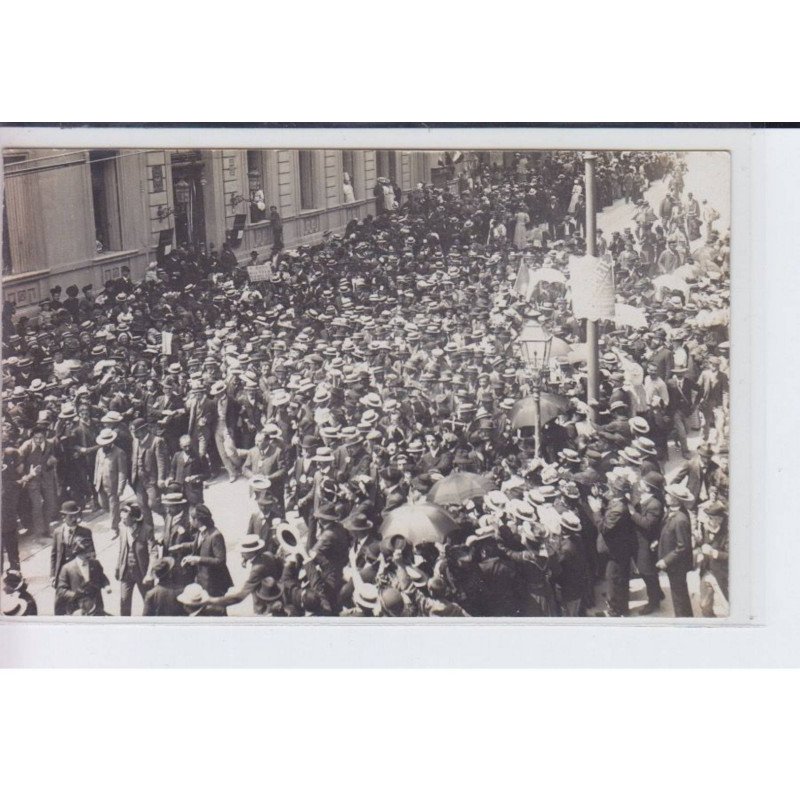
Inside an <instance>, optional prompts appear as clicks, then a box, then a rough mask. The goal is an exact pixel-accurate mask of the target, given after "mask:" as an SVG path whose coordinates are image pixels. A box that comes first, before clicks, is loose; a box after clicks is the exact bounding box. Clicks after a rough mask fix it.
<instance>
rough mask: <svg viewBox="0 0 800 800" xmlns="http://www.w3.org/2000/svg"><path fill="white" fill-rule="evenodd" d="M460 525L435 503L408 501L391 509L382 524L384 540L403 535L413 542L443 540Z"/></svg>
mask: <svg viewBox="0 0 800 800" xmlns="http://www.w3.org/2000/svg"><path fill="white" fill-rule="evenodd" d="M457 527H458V523H457V522H456V521H455V520H454V519H453V518H452V517H451V516H450V515H449V514H448V513H447V512H446V511H445V510H444V509H443V508H442V507H441V506H437V505H435V504H434V503H406V505H404V506H400V507H399V508H396V509H394V511H390V512H389V513H388V514H387V515H386V517H385V519H384V520H383V525H381V538H382V539H383V540H384V541H387V540H389V539H392V538H393V537H394V536H402V537H403V538H404V539H405V540H406V541H408V542H410V543H411V544H415V545H416V544H421V543H422V542H443V541H444V539H445V536H447V534H448V533H451V532H452V531H454V530H455V529H456V528H457Z"/></svg>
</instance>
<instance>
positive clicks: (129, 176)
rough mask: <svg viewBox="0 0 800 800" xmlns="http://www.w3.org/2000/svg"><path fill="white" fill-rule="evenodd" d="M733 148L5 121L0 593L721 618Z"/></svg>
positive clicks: (5, 598) (527, 615) (76, 605)
mask: <svg viewBox="0 0 800 800" xmlns="http://www.w3.org/2000/svg"><path fill="white" fill-rule="evenodd" d="M534 138H535V137H532V139H534ZM192 140H193V141H194V143H195V144H197V142H198V141H200V142H201V143H202V136H200V135H197V134H195V136H194V137H193V139H192ZM731 167H732V163H731V154H730V153H729V152H728V151H726V150H724V149H718V150H710V149H705V150H702V149H698V150H688V149H687V150H670V149H654V148H652V147H649V148H646V147H643V148H642V149H638V150H637V149H620V148H613V147H609V148H608V149H598V148H594V149H591V150H586V149H576V148H574V147H564V148H563V149H559V148H557V147H546V148H545V147H537V146H536V145H535V141H532V144H531V146H530V148H529V149H525V148H519V147H515V148H512V149H507V148H502V147H501V148H499V149H486V148H476V149H471V150H470V149H464V148H463V145H458V144H454V145H453V146H452V147H451V148H450V149H437V150H431V149H426V150H423V149H417V148H409V149H381V148H378V149H355V148H343V147H339V148H338V149H337V148H334V149H323V148H322V147H311V148H309V149H291V148H288V149H281V148H280V147H276V146H274V145H272V144H271V133H270V131H264V132H263V143H262V147H261V148H260V149H245V148H241V147H236V146H234V147H231V148H230V149H228V148H224V147H216V146H213V147H202V146H201V147H199V148H197V149H190V148H186V147H184V148H176V147H172V148H170V147H158V146H148V147H139V148H133V147H131V148H125V147H118V146H114V145H113V144H112V143H111V140H110V139H109V142H108V143H107V144H105V145H98V146H95V147H92V148H78V147H74V148H73V147H62V148H60V149H54V148H44V147H25V146H9V145H8V144H7V146H5V147H4V149H3V220H2V229H3V237H2V242H3V244H2V247H3V249H2V282H3V314H2V439H3V448H4V450H3V468H2V469H3V471H2V594H0V599H2V614H3V615H4V616H6V617H9V618H10V617H23V616H29V617H30V616H33V615H38V616H39V617H43V616H44V617H53V616H55V617H59V618H63V619H67V618H69V619H70V620H72V619H73V618H75V617H87V616H92V617H104V618H106V619H111V618H119V617H134V618H137V617H138V618H154V617H162V618H179V619H184V620H185V619H186V618H190V617H201V618H208V617H213V618H216V619H217V620H218V621H222V620H223V619H224V618H228V619H232V618H236V617H247V618H254V617H266V618H280V617H285V618H306V617H320V618H322V617H328V618H331V617H333V618H356V619H357V618H361V619H363V620H364V623H365V624H367V623H368V621H370V620H375V619H384V620H386V619H389V618H427V617H434V618H447V619H448V620H449V621H451V622H457V621H460V620H463V619H466V618H487V619H488V618H494V619H527V620H534V621H535V620H537V619H544V618H559V619H562V620H566V619H567V618H583V619H584V620H585V622H586V623H587V624H591V623H592V622H593V621H596V620H598V619H600V618H609V617H612V618H625V617H627V618H638V619H640V621H643V622H644V621H648V622H649V621H650V620H655V619H658V618H664V619H671V620H675V621H680V622H682V621H685V620H686V619H688V618H690V617H697V618H706V619H711V618H719V619H725V618H728V616H729V613H730V612H729V603H730V602H731V601H732V597H733V596H735V595H736V592H737V586H736V585H735V584H734V585H729V570H728V566H729V553H730V549H731V546H732V542H730V541H729V524H728V523H729V446H730V444H729V436H730V408H731V403H730V380H731V374H730V372H731V371H730V362H731V351H730V334H729V324H730V297H731V291H730V275H731V269H732V266H733V265H732V264H731V249H730V242H731ZM734 235H735V234H734ZM15 624H19V623H15Z"/></svg>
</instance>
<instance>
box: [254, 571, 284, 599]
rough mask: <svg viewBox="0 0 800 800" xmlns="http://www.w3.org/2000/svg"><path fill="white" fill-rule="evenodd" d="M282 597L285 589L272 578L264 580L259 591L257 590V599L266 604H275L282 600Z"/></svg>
mask: <svg viewBox="0 0 800 800" xmlns="http://www.w3.org/2000/svg"><path fill="white" fill-rule="evenodd" d="M282 596H283V589H282V588H281V586H280V584H279V583H278V582H277V581H276V580H275V578H272V577H269V578H264V580H263V581H261V584H260V585H259V587H258V589H256V597H257V598H258V599H259V600H262V601H263V602H265V603H274V602H275V601H276V600H280V599H281V597H282Z"/></svg>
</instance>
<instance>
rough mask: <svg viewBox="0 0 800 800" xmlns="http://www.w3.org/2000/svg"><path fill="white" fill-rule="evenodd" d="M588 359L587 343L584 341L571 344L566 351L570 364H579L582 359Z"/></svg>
mask: <svg viewBox="0 0 800 800" xmlns="http://www.w3.org/2000/svg"><path fill="white" fill-rule="evenodd" d="M588 360H589V345H588V344H586V342H578V343H577V344H573V345H572V346H571V347H570V349H569V352H568V353H567V362H568V363H570V364H580V363H581V362H582V361H588Z"/></svg>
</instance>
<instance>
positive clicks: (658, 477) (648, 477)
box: [642, 472, 666, 492]
mask: <svg viewBox="0 0 800 800" xmlns="http://www.w3.org/2000/svg"><path fill="white" fill-rule="evenodd" d="M642 482H643V483H646V484H647V485H648V486H650V487H651V488H653V489H657V490H658V491H660V492H663V491H664V486H665V484H666V481H665V480H664V476H663V475H662V474H661V473H660V472H648V473H646V474H645V475H644V476H643V477H642Z"/></svg>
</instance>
